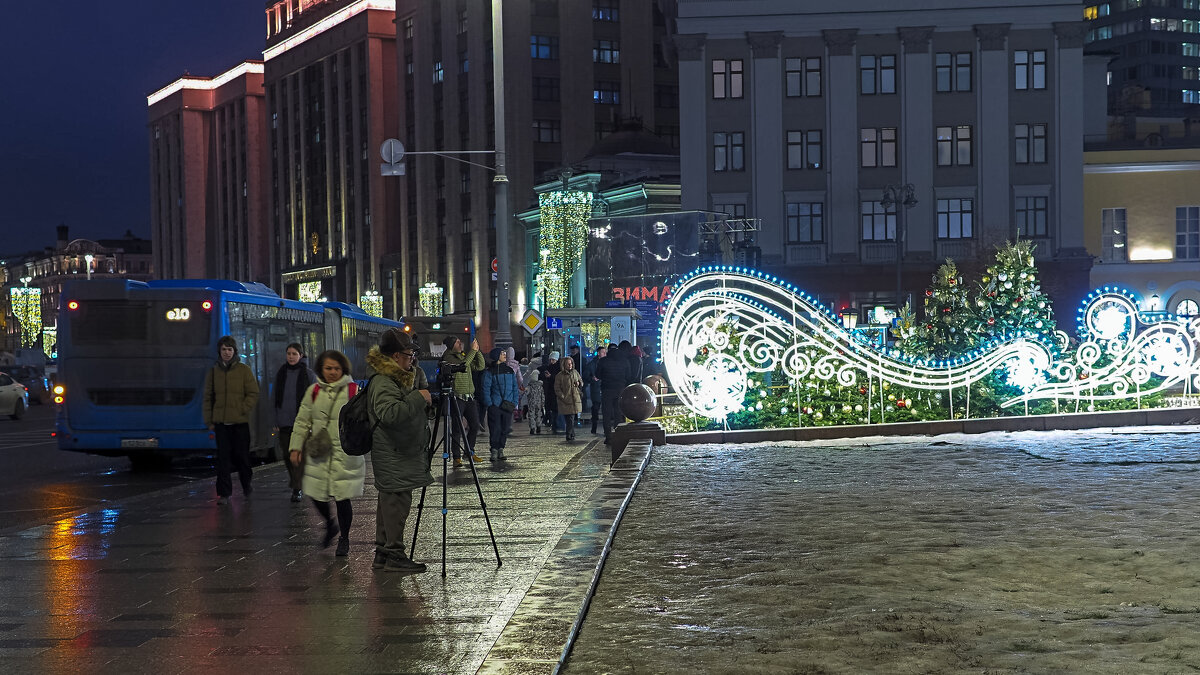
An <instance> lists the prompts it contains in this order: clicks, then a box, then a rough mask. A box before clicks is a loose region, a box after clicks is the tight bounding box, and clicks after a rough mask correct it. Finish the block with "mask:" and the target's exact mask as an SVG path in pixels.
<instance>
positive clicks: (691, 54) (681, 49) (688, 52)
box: [675, 33, 708, 61]
mask: <svg viewBox="0 0 1200 675" xmlns="http://www.w3.org/2000/svg"><path fill="white" fill-rule="evenodd" d="M707 41H708V35H707V34H705V33H688V34H686V35H676V36H675V53H676V54H678V55H679V60H680V61H698V60H700V59H701V58H703V57H704V43H705V42H707Z"/></svg>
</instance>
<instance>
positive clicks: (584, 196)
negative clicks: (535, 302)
mask: <svg viewBox="0 0 1200 675" xmlns="http://www.w3.org/2000/svg"><path fill="white" fill-rule="evenodd" d="M594 198H595V196H594V195H593V194H592V193H591V192H583V191H580V190H555V191H553V192H543V193H541V194H539V195H538V222H539V227H540V230H539V235H538V245H539V248H540V249H541V250H543V251H548V252H549V253H548V254H547V255H545V256H544V257H543V260H542V263H543V267H542V269H541V274H539V275H538V277H539V278H540V280H541V282H542V283H544V284H546V290H545V293H544V297H545V299H546V304H547V309H549V308H558V307H565V306H566V304H567V302H569V300H570V297H569V292H568V290H569V286H570V283H571V275H573V274H574V273H575V270H576V269H578V268H579V266H580V265H581V264H582V263H583V252H584V248H585V247H586V246H587V240H588V221H589V220H590V219H591V217H592V202H593V200H594ZM539 294H541V292H540V291H539Z"/></svg>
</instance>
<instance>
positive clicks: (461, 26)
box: [458, 9, 467, 35]
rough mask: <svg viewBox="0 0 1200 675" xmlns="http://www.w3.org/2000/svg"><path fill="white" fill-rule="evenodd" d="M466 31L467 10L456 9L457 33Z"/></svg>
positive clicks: (460, 33)
mask: <svg viewBox="0 0 1200 675" xmlns="http://www.w3.org/2000/svg"><path fill="white" fill-rule="evenodd" d="M465 32H467V10H465V9H460V10H458V33H459V35H462V34H463V33H465Z"/></svg>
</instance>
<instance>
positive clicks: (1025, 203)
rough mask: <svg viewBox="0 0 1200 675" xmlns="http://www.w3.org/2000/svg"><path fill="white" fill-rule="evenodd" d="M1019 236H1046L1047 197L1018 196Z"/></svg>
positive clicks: (1017, 217)
mask: <svg viewBox="0 0 1200 675" xmlns="http://www.w3.org/2000/svg"><path fill="white" fill-rule="evenodd" d="M1015 205H1016V209H1015V211H1016V220H1017V236H1019V237H1045V236H1046V235H1047V232H1046V198H1045V197H1017V198H1016V204H1015Z"/></svg>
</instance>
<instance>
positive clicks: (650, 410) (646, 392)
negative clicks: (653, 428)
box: [620, 383, 658, 422]
mask: <svg viewBox="0 0 1200 675" xmlns="http://www.w3.org/2000/svg"><path fill="white" fill-rule="evenodd" d="M657 402H658V399H656V398H654V390H653V389H651V388H650V387H647V386H646V385H644V384H639V383H634V384H631V385H629V386H627V387H625V388H624V389H622V390H621V399H620V405H621V413H622V414H624V415H625V416H626V417H628V418H629V419H631V420H633V421H634V422H641V421H643V420H645V419H646V418H648V417H652V416H653V415H654V408H655V406H656V404H657Z"/></svg>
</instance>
